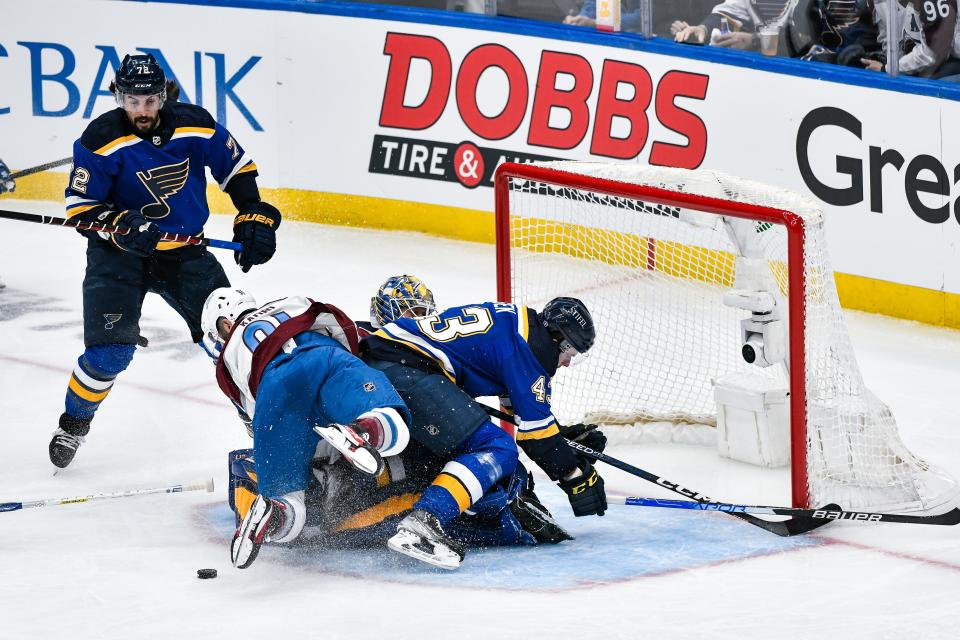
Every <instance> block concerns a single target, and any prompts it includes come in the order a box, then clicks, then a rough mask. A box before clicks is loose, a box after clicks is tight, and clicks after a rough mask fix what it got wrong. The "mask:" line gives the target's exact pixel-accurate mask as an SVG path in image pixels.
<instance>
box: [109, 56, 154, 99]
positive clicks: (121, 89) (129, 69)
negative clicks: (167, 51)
mask: <svg viewBox="0 0 960 640" xmlns="http://www.w3.org/2000/svg"><path fill="white" fill-rule="evenodd" d="M113 82H114V91H115V92H116V95H117V100H118V101H120V100H121V96H122V94H129V95H133V96H151V95H154V94H160V99H161V100H165V99H166V97H167V91H166V89H167V78H166V76H165V75H164V73H163V69H162V68H160V65H159V64H157V61H156V59H155V58H154V57H153V55H152V54H149V53H148V54H146V55H136V56H131V55H129V54H127V55H126V56H124V57H123V62H121V63H120V68H119V69H117V75H116V76H115V77H114V81H113Z"/></svg>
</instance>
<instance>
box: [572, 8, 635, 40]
mask: <svg viewBox="0 0 960 640" xmlns="http://www.w3.org/2000/svg"><path fill="white" fill-rule="evenodd" d="M563 23H564V24H572V25H574V26H577V27H595V26H597V2H596V0H586V1H585V2H584V3H583V6H582V7H580V13H577V14H575V15H569V16H567V17H566V18H564V20H563ZM620 30H621V31H633V32H634V33H640V32H641V31H642V25H641V15H640V0H622V2H621V3H620Z"/></svg>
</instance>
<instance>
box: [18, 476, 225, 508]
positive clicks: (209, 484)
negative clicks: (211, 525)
mask: <svg viewBox="0 0 960 640" xmlns="http://www.w3.org/2000/svg"><path fill="white" fill-rule="evenodd" d="M201 489H205V490H206V491H207V492H208V493H209V492H211V491H213V478H210V479H209V480H207V481H206V482H194V483H193V484H175V485H172V486H169V487H157V488H155V489H128V490H126V491H115V492H113V493H95V494H93V495H89V496H78V497H76V498H48V499H46V500H28V501H25V502H0V513H2V512H4V511H19V510H21V509H31V508H33V507H56V506H59V505H63V504H76V503H78V502H90V501H92V500H103V499H105V498H132V497H133V496H146V495H150V494H153V493H182V492H184V491H200V490H201Z"/></svg>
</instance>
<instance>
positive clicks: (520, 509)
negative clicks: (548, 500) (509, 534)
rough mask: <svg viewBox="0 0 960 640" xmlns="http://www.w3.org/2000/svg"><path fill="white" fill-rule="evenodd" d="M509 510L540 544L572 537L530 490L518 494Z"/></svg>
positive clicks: (571, 538)
mask: <svg viewBox="0 0 960 640" xmlns="http://www.w3.org/2000/svg"><path fill="white" fill-rule="evenodd" d="M510 511H511V512H513V515H514V517H516V519H517V520H518V521H519V522H520V526H522V527H523V529H524V531H526V532H528V533H529V534H530V535H532V536H533V537H534V538H536V539H537V542H539V543H540V544H557V543H558V542H563V541H564V540H573V539H574V537H573V536H572V535H570V534H569V533H567V532H566V531H565V530H564V529H563V527H561V526H560V525H559V524H557V521H556V520H554V519H553V516H552V515H551V514H550V512H549V511H548V510H547V508H546V507H545V506H543V505H542V504H541V503H540V500H538V499H537V496H536V494H534V493H533V492H532V491H531V492H528V493H525V494H521V495H518V496H517V497H516V498H514V500H513V502H511V503H510Z"/></svg>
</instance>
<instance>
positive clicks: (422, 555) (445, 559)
mask: <svg viewBox="0 0 960 640" xmlns="http://www.w3.org/2000/svg"><path fill="white" fill-rule="evenodd" d="M418 545H424V546H427V547H432V548H433V551H434V553H429V552H428V551H425V550H424V549H422V548H421V547H420V546H418ZM387 547H388V548H389V549H390V550H391V551H396V552H397V553H401V554H403V555H405V556H409V557H411V558H413V559H414V560H419V561H420V562H425V563H426V564H430V565H433V566H435V567H440V568H441V569H446V570H447V571H453V570H455V569H459V568H460V556H458V555H457V554H456V553H454V552H453V551H451V550H450V549H448V548H447V547H446V546H444V545H434V544H430V543H429V542H426V541H424V540H423V539H422V538H421V537H420V536H418V535H417V534H415V533H412V532H409V531H400V532H398V533H397V534H396V535H394V536H393V537H392V538H390V539H389V540H387ZM436 552H439V553H436Z"/></svg>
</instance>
